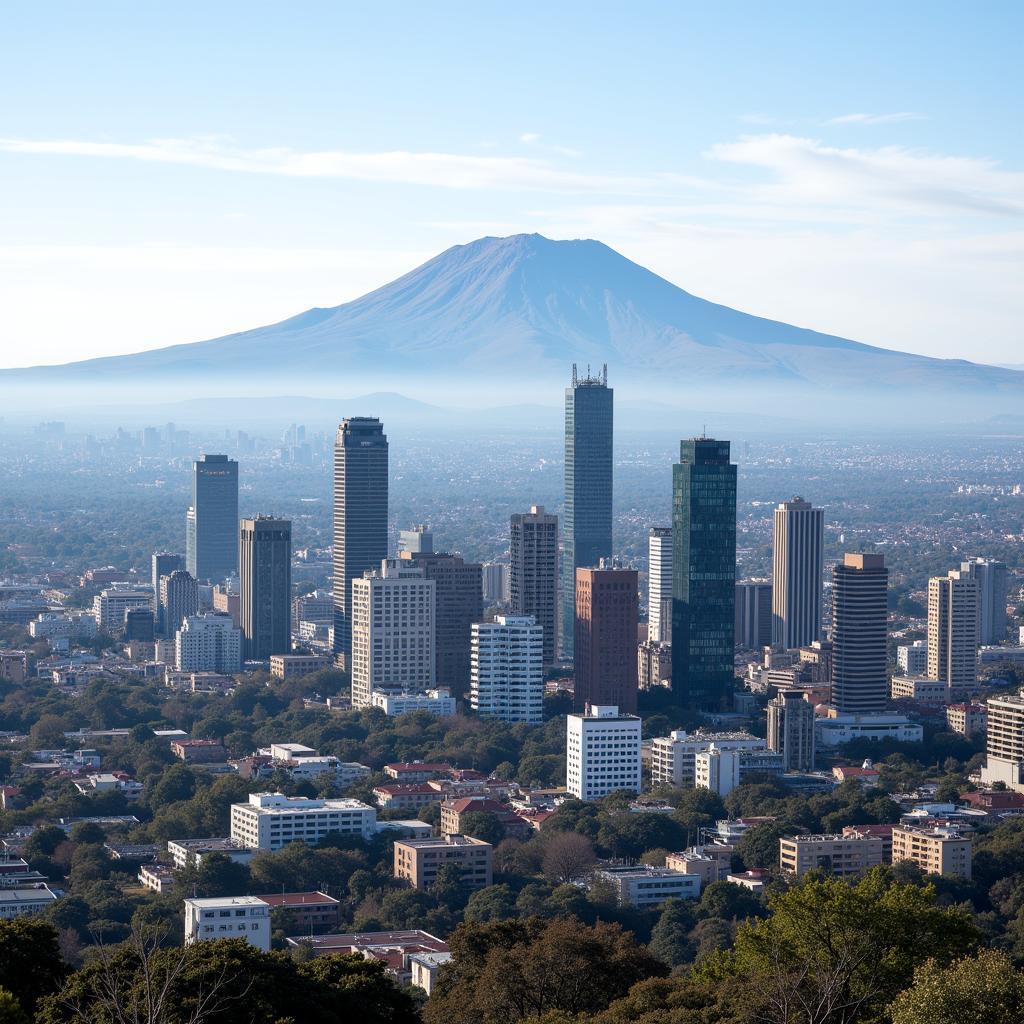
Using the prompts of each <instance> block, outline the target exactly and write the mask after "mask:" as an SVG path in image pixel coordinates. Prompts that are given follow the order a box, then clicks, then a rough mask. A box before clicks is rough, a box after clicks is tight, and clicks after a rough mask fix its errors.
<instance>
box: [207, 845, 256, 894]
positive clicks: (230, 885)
mask: <svg viewBox="0 0 1024 1024" xmlns="http://www.w3.org/2000/svg"><path fill="white" fill-rule="evenodd" d="M195 891H196V894H197V895H199V896H202V897H212V896H238V895H240V894H242V893H245V892H248V891H249V869H248V867H247V866H246V865H245V864H237V863H235V861H233V860H232V859H231V858H230V857H229V856H228V855H227V854H226V853H208V854H207V855H206V856H205V857H203V862H202V863H201V864H200V865H199V868H198V870H197V871H196V878H195Z"/></svg>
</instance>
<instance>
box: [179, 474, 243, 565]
mask: <svg viewBox="0 0 1024 1024" xmlns="http://www.w3.org/2000/svg"><path fill="white" fill-rule="evenodd" d="M185 541H186V545H185V546H186V551H185V568H186V569H188V571H189V572H190V573H192V575H193V576H195V578H196V579H197V580H211V581H212V582H214V583H219V582H220V581H221V580H223V579H226V578H227V577H228V576H230V575H231V574H232V573H233V572H238V463H237V462H235V460H234V459H229V458H228V457H227V456H226V455H204V456H203V457H202V459H200V460H199V461H197V462H193V463H192V505H191V506H190V507H189V510H188V515H187V517H186V536H185Z"/></svg>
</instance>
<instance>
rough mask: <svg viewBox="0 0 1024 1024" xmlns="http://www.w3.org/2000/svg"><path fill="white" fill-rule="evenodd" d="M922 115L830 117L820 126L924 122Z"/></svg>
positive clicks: (905, 112) (850, 115) (910, 112)
mask: <svg viewBox="0 0 1024 1024" xmlns="http://www.w3.org/2000/svg"><path fill="white" fill-rule="evenodd" d="M925 120H927V118H926V117H925V116H924V114H915V113H914V112H913V111H910V110H903V111H899V112H898V113H894V114H842V115H840V116H839V117H830V118H829V119H828V120H827V121H823V122H822V124H863V125H874V124H899V123H900V122H902V121H925Z"/></svg>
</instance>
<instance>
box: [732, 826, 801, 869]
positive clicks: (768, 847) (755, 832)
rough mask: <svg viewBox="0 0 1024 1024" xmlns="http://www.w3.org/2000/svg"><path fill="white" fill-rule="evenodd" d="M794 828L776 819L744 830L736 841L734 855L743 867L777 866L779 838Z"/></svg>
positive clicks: (789, 833) (788, 833)
mask: <svg viewBox="0 0 1024 1024" xmlns="http://www.w3.org/2000/svg"><path fill="white" fill-rule="evenodd" d="M794 831H795V830H794V829H792V828H788V827H787V826H785V825H783V824H781V823H780V822H777V821H766V822H765V823H764V824H762V825H756V826H755V827H754V828H752V829H749V830H748V831H747V832H745V833H744V834H743V835H742V836H741V837H740V838H739V840H738V841H737V843H736V856H737V857H739V858H740V860H741V861H742V862H743V866H744V867H745V868H748V869H749V868H777V867H778V866H779V840H780V839H781V838H782V837H783V836H786V835H791V834H792V833H793V832H794Z"/></svg>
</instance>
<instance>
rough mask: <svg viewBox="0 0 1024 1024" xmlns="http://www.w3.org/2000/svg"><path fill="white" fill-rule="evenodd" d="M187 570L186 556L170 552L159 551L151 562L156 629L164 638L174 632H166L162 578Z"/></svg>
mask: <svg viewBox="0 0 1024 1024" xmlns="http://www.w3.org/2000/svg"><path fill="white" fill-rule="evenodd" d="M184 568H185V556H184V555H173V554H171V553H170V552H169V551H157V552H155V553H154V555H153V558H152V562H151V572H150V575H151V577H152V583H153V594H154V595H155V598H156V601H155V605H156V606H155V608H154V609H153V610H154V612H155V613H156V628H157V632H159V633H160V634H161V635H163V636H173V635H174V634H173V632H171V633H167V632H165V631H164V610H163V607H162V606H161V604H160V577H161V576H170V574H171V573H172V572H174V571H175V569H184Z"/></svg>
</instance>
